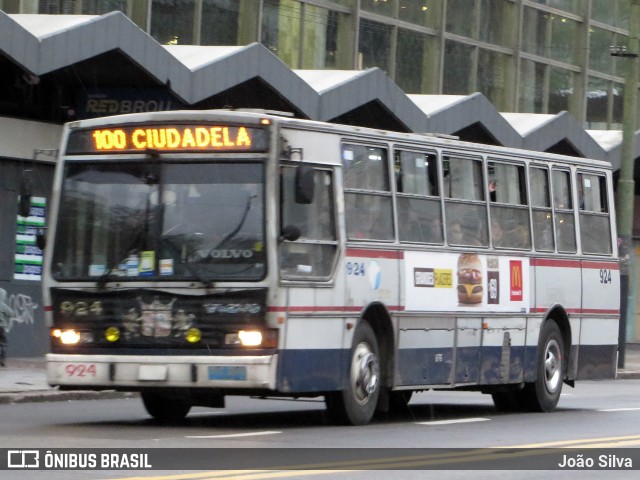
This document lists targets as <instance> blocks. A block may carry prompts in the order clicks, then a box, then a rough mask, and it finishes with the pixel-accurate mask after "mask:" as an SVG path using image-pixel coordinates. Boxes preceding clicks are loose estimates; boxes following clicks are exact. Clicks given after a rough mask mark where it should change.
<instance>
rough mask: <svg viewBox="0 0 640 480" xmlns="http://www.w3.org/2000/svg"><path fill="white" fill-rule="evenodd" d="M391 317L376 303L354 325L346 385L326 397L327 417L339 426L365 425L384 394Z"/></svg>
mask: <svg viewBox="0 0 640 480" xmlns="http://www.w3.org/2000/svg"><path fill="white" fill-rule="evenodd" d="M392 332H393V329H392V327H391V317H390V315H389V313H388V311H387V310H386V308H385V307H384V306H383V305H382V304H379V303H374V304H371V305H369V306H368V307H367V308H366V309H365V310H364V311H363V313H362V315H361V316H360V318H359V319H358V322H357V323H356V325H355V329H354V333H353V340H352V345H351V350H350V354H349V362H348V369H347V386H346V388H345V389H343V390H340V391H337V392H329V393H327V395H326V396H325V400H326V404H327V409H328V411H329V415H330V416H331V417H332V418H333V419H334V420H335V421H337V422H338V423H342V424H350V425H364V424H366V423H368V422H369V421H370V420H371V418H372V417H373V415H374V413H375V411H376V410H377V407H378V403H379V399H380V395H381V394H382V392H386V391H387V384H388V382H390V381H391V380H390V379H391V372H392V371H393V367H392V366H391V367H390V366H389V364H390V363H391V362H390V359H391V358H392V356H393V334H392Z"/></svg>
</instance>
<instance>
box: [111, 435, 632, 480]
mask: <svg viewBox="0 0 640 480" xmlns="http://www.w3.org/2000/svg"><path fill="white" fill-rule="evenodd" d="M632 442H635V444H636V445H637V444H638V443H640V435H628V436H620V437H603V438H587V439H580V440H560V441H554V442H545V443H535V444H528V445H513V446H500V447H489V448H479V449H472V450H465V451H450V452H447V451H446V450H445V451H443V452H442V453H435V454H434V453H427V454H424V455H406V456H398V457H384V458H376V459H370V458H368V459H365V458H363V459H357V460H346V461H336V462H326V463H317V464H306V465H288V466H278V467H273V468H271V469H269V470H264V469H262V470H210V471H202V472H198V473H187V474H184V473H180V474H173V475H161V476H152V477H130V478H127V479H124V478H120V479H119V480H143V479H145V480H151V479H155V480H193V479H202V480H204V479H211V480H213V479H224V478H229V479H231V478H233V479H234V480H259V479H273V478H285V477H292V476H300V477H305V476H310V475H331V474H336V473H345V472H351V473H353V472H354V471H357V470H397V469H417V468H428V467H429V466H442V465H446V466H450V467H451V468H452V469H455V467H459V466H460V464H465V463H472V462H484V461H486V462H489V466H491V463H490V462H492V461H495V460H505V459H506V460H509V459H515V458H522V457H525V458H526V457H532V456H542V455H557V454H558V451H559V449H558V448H557V447H558V446H565V447H566V448H578V449H580V448H602V447H609V448H611V447H615V446H621V445H625V444H626V445H632V444H634V443H632ZM540 447H542V448H540ZM427 450H428V449H427ZM412 467H413V468H412Z"/></svg>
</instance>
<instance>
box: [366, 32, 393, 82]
mask: <svg viewBox="0 0 640 480" xmlns="http://www.w3.org/2000/svg"><path fill="white" fill-rule="evenodd" d="M391 31H392V27H391V26H389V25H385V24H382V23H378V22H372V21H371V20H366V19H362V20H360V43H359V45H358V51H359V52H360V53H359V63H360V65H358V67H359V68H363V69H364V68H371V67H379V68H380V69H381V70H383V71H384V72H386V73H388V72H389V66H390V58H389V57H390V54H391Z"/></svg>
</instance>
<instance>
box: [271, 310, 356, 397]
mask: <svg viewBox="0 0 640 480" xmlns="http://www.w3.org/2000/svg"><path fill="white" fill-rule="evenodd" d="M286 322H287V329H286V334H285V335H286V339H285V343H284V344H285V348H283V349H281V350H280V351H279V352H278V353H279V361H278V375H277V389H278V391H280V392H283V393H295V392H300V393H303V392H324V391H333V390H340V389H342V388H344V387H345V386H346V384H347V383H346V382H347V378H346V375H347V372H348V370H349V353H350V349H349V348H340V346H341V345H343V344H344V342H346V341H347V340H345V337H346V335H347V329H346V327H345V323H346V320H345V319H344V318H336V317H333V318H328V317H315V318H314V317H313V316H311V315H310V316H293V315H291V314H290V315H289V317H288V318H287V320H286ZM352 331H353V330H351V332H352ZM348 342H349V343H350V341H348Z"/></svg>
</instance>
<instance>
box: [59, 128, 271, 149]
mask: <svg viewBox="0 0 640 480" xmlns="http://www.w3.org/2000/svg"><path fill="white" fill-rule="evenodd" d="M268 139H269V136H268V131H267V130H265V129H264V128H256V127H249V126H237V125H128V126H119V127H112V128H97V129H90V130H77V131H73V132H71V134H70V135H69V141H68V143H67V150H66V153H67V154H68V155H73V154H86V153H125V152H126V153H132V152H144V151H147V150H160V151H171V152H197V151H210V152H211V151H220V152H236V151H241V152H264V151H266V150H267V148H268V145H269V141H268Z"/></svg>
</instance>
